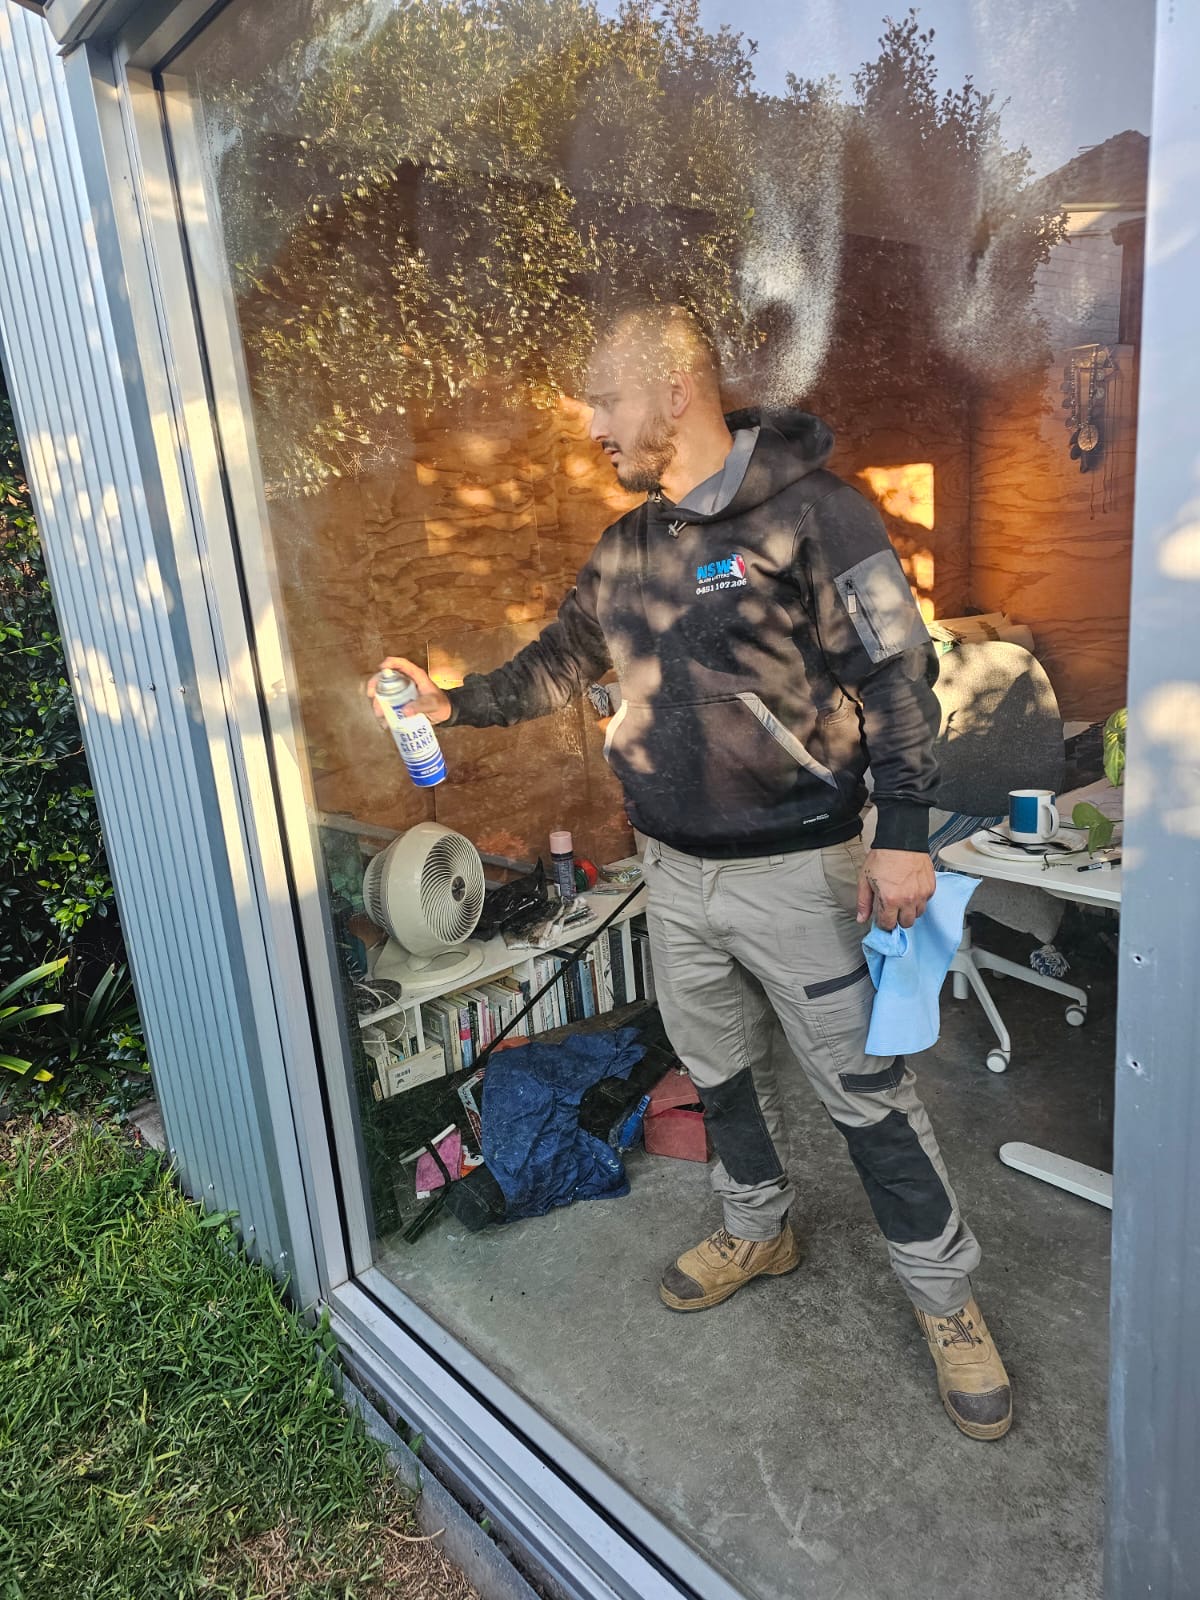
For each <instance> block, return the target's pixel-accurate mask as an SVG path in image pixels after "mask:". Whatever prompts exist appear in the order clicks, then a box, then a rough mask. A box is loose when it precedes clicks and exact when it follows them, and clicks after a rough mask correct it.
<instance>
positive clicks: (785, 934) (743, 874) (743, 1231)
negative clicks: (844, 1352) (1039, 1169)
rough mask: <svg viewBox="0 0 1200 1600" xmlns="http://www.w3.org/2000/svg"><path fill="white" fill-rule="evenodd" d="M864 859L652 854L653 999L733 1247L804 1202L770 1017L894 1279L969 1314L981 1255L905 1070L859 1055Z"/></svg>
mask: <svg viewBox="0 0 1200 1600" xmlns="http://www.w3.org/2000/svg"><path fill="white" fill-rule="evenodd" d="M862 859H863V849H862V845H861V844H860V842H859V841H858V840H853V841H851V842H850V843H847V844H838V845H832V846H830V847H828V848H827V849H824V850H809V851H798V852H794V853H790V854H787V855H773V856H757V857H754V858H753V859H749V860H740V861H710V860H704V859H701V858H700V857H697V856H690V855H685V854H684V853H682V852H681V851H678V850H672V849H670V848H669V847H668V846H666V845H663V844H660V843H658V842H657V841H656V840H653V839H651V840H649V841H648V843H647V846H646V853H645V857H644V863H643V867H644V872H645V877H646V887H647V895H648V907H647V921H648V923H649V929H650V939H651V956H652V959H653V962H654V979H655V986H656V990H657V997H658V1003H659V1008H660V1010H661V1012H662V1017H663V1022H664V1024H665V1026H666V1030H667V1033H668V1035H669V1037H670V1040H671V1043H672V1045H673V1046H674V1048H675V1050H676V1052H677V1053H678V1055H679V1058H680V1060H681V1061H682V1062H683V1063H684V1065H685V1066H686V1067H687V1068H688V1071H689V1072H690V1073H691V1075H692V1078H693V1080H694V1082H695V1084H696V1087H697V1089H698V1090H699V1092H700V1096H701V1099H702V1100H703V1102H704V1106H705V1110H706V1113H707V1121H708V1126H709V1131H710V1134H711V1137H712V1141H713V1147H714V1149H715V1150H716V1153H717V1155H718V1157H719V1160H718V1162H717V1165H716V1168H715V1170H714V1172H713V1187H714V1189H715V1191H716V1193H717V1194H718V1195H719V1196H720V1198H721V1200H722V1203H723V1206H724V1213H725V1226H726V1227H727V1228H728V1229H729V1231H730V1233H732V1234H734V1235H735V1236H736V1237H738V1238H742V1239H769V1238H772V1237H773V1236H774V1235H775V1234H776V1233H777V1232H778V1231H779V1228H780V1226H781V1224H782V1221H783V1218H784V1216H785V1215H786V1214H787V1212H788V1211H789V1210H790V1209H791V1207H792V1205H793V1204H794V1202H795V1198H796V1193H795V1189H794V1187H793V1185H792V1181H791V1178H790V1177H789V1175H788V1143H787V1132H786V1127H785V1121H784V1108H783V1100H782V1095H781V1092H780V1089H781V1086H780V1083H779V1080H778V1072H777V1065H776V1063H775V1062H773V1060H772V1054H771V1049H770V1042H771V1035H772V1033H773V1031H774V1021H773V1016H772V1013H773V1014H774V1017H775V1018H778V1021H779V1024H780V1025H781V1026H782V1030H783V1033H784V1036H785V1038H786V1040H787V1043H788V1045H789V1046H790V1047H791V1052H792V1055H793V1056H794V1058H795V1059H796V1060H797V1061H799V1063H800V1065H801V1066H802V1067H803V1070H804V1072H805V1074H806V1076H807V1077H808V1079H809V1082H810V1083H811V1084H812V1086H813V1088H814V1089H815V1090H816V1092H817V1094H818V1095H819V1096H820V1099H821V1101H822V1103H823V1104H824V1106H825V1108H826V1110H827V1111H828V1112H829V1115H830V1116H831V1117H832V1119H833V1121H834V1124H835V1125H836V1127H837V1128H838V1130H839V1131H840V1132H841V1133H842V1135H843V1136H844V1138H845V1140H846V1143H847V1146H848V1147H849V1152H850V1156H851V1159H852V1160H853V1162H854V1165H855V1167H856V1168H857V1169H858V1173H859V1176H860V1178H861V1179H862V1182H863V1186H864V1188H865V1189H866V1192H867V1196H868V1199H869V1200H870V1203H871V1207H872V1210H873V1211H874V1213H875V1218H876V1221H877V1222H878V1223H879V1227H880V1230H881V1231H882V1233H883V1236H884V1238H885V1240H886V1241H887V1247H888V1251H889V1253H890V1255H891V1261H892V1266H893V1268H894V1270H895V1272H896V1275H897V1277H898V1278H899V1279H900V1282H901V1283H902V1285H903V1286H904V1288H905V1290H906V1292H907V1293H908V1295H909V1297H910V1298H911V1299H912V1301H913V1302H914V1304H916V1305H917V1306H919V1307H920V1308H921V1309H922V1310H923V1311H927V1312H930V1313H932V1314H934V1315H940V1314H944V1313H946V1312H950V1311H957V1310H958V1309H959V1308H960V1307H961V1306H962V1305H963V1304H964V1303H965V1301H966V1299H967V1297H968V1295H969V1294H970V1285H969V1283H968V1278H967V1275H968V1273H970V1272H971V1271H973V1270H974V1268H975V1267H976V1266H977V1264H978V1262H979V1246H978V1245H977V1243H976V1241H975V1238H974V1235H973V1234H972V1233H971V1231H970V1229H969V1228H968V1227H967V1225H966V1223H965V1222H964V1221H963V1220H962V1218H961V1217H960V1215H959V1212H958V1205H957V1202H956V1201H955V1198H954V1191H953V1190H952V1189H951V1187H950V1181H949V1179H948V1177H947V1175H946V1169H945V1166H944V1164H943V1162H942V1158H941V1154H940V1152H939V1150H938V1147H937V1141H936V1140H935V1139H934V1136H933V1130H932V1128H931V1127H930V1124H929V1118H928V1116H927V1115H926V1112H925V1108H924V1106H922V1104H921V1102H920V1100H919V1099H918V1097H917V1092H916V1087H915V1079H914V1077H913V1074H912V1073H911V1072H910V1071H909V1070H908V1068H907V1066H906V1064H905V1061H904V1058H903V1057H902V1056H896V1057H890V1056H889V1057H884V1056H869V1055H867V1054H866V1053H865V1046H866V1036H867V1026H868V1022H869V1020H870V1014H871V1004H872V1000H873V997H874V989H873V988H872V985H871V980H870V977H869V974H868V972H867V966H866V961H865V958H864V955H863V949H862V937H863V933H864V929H863V927H862V926H861V925H860V924H859V923H857V922H856V920H855V897H856V893H857V882H858V873H859V869H860V867H861V864H862Z"/></svg>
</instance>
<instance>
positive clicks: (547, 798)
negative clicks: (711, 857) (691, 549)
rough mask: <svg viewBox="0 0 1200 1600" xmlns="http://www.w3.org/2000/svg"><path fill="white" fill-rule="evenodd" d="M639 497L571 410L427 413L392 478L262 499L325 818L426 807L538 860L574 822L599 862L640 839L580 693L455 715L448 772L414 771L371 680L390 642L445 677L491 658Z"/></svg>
mask: <svg viewBox="0 0 1200 1600" xmlns="http://www.w3.org/2000/svg"><path fill="white" fill-rule="evenodd" d="M634 503H635V501H634V500H633V499H632V498H630V497H628V496H626V495H624V494H623V493H622V492H621V491H620V489H619V488H618V486H617V485H616V483H615V480H614V479H613V475H612V470H611V468H610V467H609V466H608V464H607V462H606V461H605V460H604V459H603V458H602V457H600V455H599V453H598V452H597V451H596V449H595V447H594V446H593V445H592V444H591V443H590V442H589V441H588V439H587V435H586V426H585V421H584V414H583V410H582V408H581V407H580V406H578V405H573V404H570V403H567V404H564V405H563V406H561V407H560V408H559V409H558V410H556V411H551V412H542V413H526V414H523V415H520V416H510V417H504V418H501V419H499V420H496V419H493V420H491V421H489V422H483V423H478V424H475V425H471V426H465V425H461V424H459V425H457V426H453V427H451V426H430V427H426V428H425V429H423V430H422V431H421V432H419V433H418V434H417V435H416V436H415V437H414V439H413V442H412V448H411V454H410V455H409V457H408V458H407V459H405V460H403V461H400V462H396V463H393V464H391V465H390V466H389V468H388V470H387V471H386V472H381V473H379V474H377V475H375V476H368V477H364V478H362V479H360V480H358V481H357V482H356V483H354V484H344V485H340V486H338V487H336V488H334V489H331V490H329V491H327V492H325V493H323V494H321V495H319V496H316V497H314V498H312V499H310V500H291V501H286V502H280V503H277V504H276V505H275V506H273V507H272V534H273V542H274V546H275V553H276V566H277V571H278V581H279V585H280V590H281V594H282V599H283V609H284V613H285V621H286V627H287V631H288V635H289V640H290V645H291V653H292V659H293V662H294V670H295V693H296V701H297V706H296V709H297V713H298V721H299V723H300V726H301V728H302V730H303V734H304V738H305V742H306V746H307V754H308V759H309V764H310V768H311V771H312V774H313V784H314V795H313V798H314V802H315V804H316V805H317V807H318V808H319V809H321V810H322V811H326V812H331V813H337V814H342V815H347V816H350V817H353V818H355V819H356V820H357V821H359V822H368V823H372V824H375V825H380V826H384V827H389V828H397V829H402V828H406V827H410V826H412V825H413V824H414V823H416V822H419V821H422V820H425V819H432V820H436V821H439V822H442V823H444V824H445V825H446V826H447V827H451V828H456V829H458V830H460V831H461V832H463V833H465V834H467V835H468V836H469V837H470V838H471V839H472V840H474V842H475V843H476V844H477V845H478V847H479V848H480V849H481V850H484V851H490V852H493V853H496V854H501V855H507V856H512V857H516V858H518V859H531V858H536V856H537V855H538V854H539V853H541V854H543V855H544V854H546V853H547V851H548V844H547V835H548V833H549V832H550V830H551V829H552V828H559V827H566V828H570V829H571V830H572V832H573V834H574V836H575V843H576V847H577V849H578V850H579V851H580V852H581V853H584V854H587V855H590V856H592V857H593V858H594V859H597V860H600V861H605V860H613V859H615V858H617V857H619V856H622V855H625V854H627V853H628V851H629V849H630V848H631V846H632V833H631V831H630V829H629V827H628V824H627V822H626V820H625V816H624V811H623V808H622V804H621V796H620V790H619V786H618V785H617V783H616V781H615V780H614V779H613V777H612V776H611V774H610V772H609V770H608V767H607V765H606V763H605V762H604V760H603V757H602V755H601V746H602V743H603V732H604V729H603V726H602V725H600V724H599V723H597V720H596V718H595V715H594V713H593V712H592V710H591V709H590V707H589V706H588V705H587V703H586V702H577V703H576V704H574V705H572V706H570V707H568V708H567V709H566V710H563V711H560V712H558V713H556V714H554V715H551V716H548V717H545V718H542V719H540V720H538V721H536V722H532V723H525V724H522V725H521V726H519V727H516V728H512V729H472V728H447V729H444V730H442V733H441V738H442V744H443V748H444V750H445V752H446V759H447V766H448V769H449V778H448V780H447V782H445V783H444V784H442V785H439V786H438V787H437V788H435V789H432V790H425V791H420V790H417V789H415V788H414V787H413V786H412V784H411V783H410V782H409V779H408V777H407V775H406V774H405V772H404V769H403V767H402V765H401V763H400V760H399V757H398V756H397V755H396V753H395V750H394V748H393V746H392V743H391V740H390V738H389V737H388V735H387V734H386V732H382V731H381V730H380V729H379V726H378V724H377V723H376V722H375V719H374V717H373V716H372V715H371V712H370V708H369V706H368V703H367V701H366V698H365V694H364V692H363V686H364V683H365V680H366V678H367V676H368V675H369V673H370V672H372V671H373V670H374V669H375V667H376V666H377V664H378V663H379V661H380V660H381V659H382V658H383V657H384V656H385V655H403V656H408V657H409V658H410V659H413V660H415V661H417V662H419V663H420V664H422V665H424V666H426V667H427V669H428V670H429V671H430V672H432V674H433V675H434V677H435V678H436V679H437V680H438V681H439V682H442V683H444V684H447V685H449V684H453V683H458V682H461V681H462V678H463V676H464V675H465V674H466V673H468V672H486V671H489V670H490V669H491V668H493V667H495V666H498V665H500V664H501V662H503V661H506V660H508V659H509V658H510V656H512V655H513V654H514V653H515V652H516V651H517V650H518V649H519V648H520V647H521V646H522V645H523V644H525V643H527V642H528V641H529V640H530V639H532V638H534V637H536V635H537V634H538V633H539V632H540V631H541V629H542V627H544V626H545V625H546V624H547V623H548V622H549V621H550V620H552V618H553V616H554V613H555V611H556V610H557V607H558V604H559V602H560V601H561V600H562V598H563V596H564V595H565V594H566V592H567V590H568V589H569V588H570V586H571V584H572V583H573V582H574V578H575V574H576V572H577V571H578V568H579V566H580V565H581V564H582V562H583V560H584V559H585V557H586V556H587V554H588V552H589V551H590V550H591V548H592V546H593V545H594V543H595V541H596V538H597V537H598V535H599V534H600V532H601V531H602V529H603V528H604V527H605V526H607V524H608V523H609V522H612V521H613V520H615V518H616V517H618V516H620V515H621V513H622V512H623V511H624V510H626V509H627V508H628V507H629V506H630V505H632V504H634Z"/></svg>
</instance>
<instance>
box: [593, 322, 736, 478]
mask: <svg viewBox="0 0 1200 1600" xmlns="http://www.w3.org/2000/svg"><path fill="white" fill-rule="evenodd" d="M586 398H587V402H588V404H589V405H590V406H591V407H592V412H593V415H592V424H591V436H592V438H593V439H595V440H596V441H597V443H599V444H600V445H601V446H602V447H603V449H604V451H605V453H606V454H607V455H608V457H609V459H610V460H611V461H612V464H613V466H614V467H615V468H616V473H617V479H618V481H619V482H620V484H621V485H622V487H623V488H625V489H630V490H632V491H634V492H648V491H649V490H651V489H655V488H658V487H659V486H660V485H663V486H664V487H665V484H664V479H665V478H668V477H669V476H670V475H671V470H672V468H673V467H677V466H678V463H679V461H680V458H681V457H682V458H683V459H684V460H686V459H687V458H688V457H690V456H692V455H694V454H696V453H697V452H699V453H702V454H706V453H711V448H712V446H713V442H714V440H715V439H717V437H718V436H719V435H720V436H723V437H724V438H725V440H728V431H727V429H726V428H725V422H724V418H723V416H722V412H721V383H720V365H719V362H718V360H717V353H716V350H715V349H714V347H713V343H712V340H711V339H710V338H709V336H708V334H707V333H706V331H705V330H704V328H703V327H702V326H701V324H700V322H699V320H698V319H697V318H696V317H695V316H694V315H693V314H692V313H691V312H690V311H688V310H687V309H686V308H685V307H684V306H679V305H646V306H637V307H633V308H626V309H623V310H620V311H618V312H617V313H616V314H615V315H614V316H613V317H612V319H611V320H610V322H609V323H608V325H607V327H606V328H605V329H604V330H603V331H602V333H601V335H600V337H599V339H598V340H597V343H596V348H595V350H594V352H593V355H592V359H591V362H590V364H589V367H588V382H587V396H586ZM726 448H728V445H727V444H726Z"/></svg>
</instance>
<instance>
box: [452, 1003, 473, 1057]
mask: <svg viewBox="0 0 1200 1600" xmlns="http://www.w3.org/2000/svg"><path fill="white" fill-rule="evenodd" d="M455 1000H456V1002H457V1007H456V1009H457V1011H458V1042H459V1053H460V1054H461V1056H462V1064H463V1066H464V1067H472V1066H474V1064H475V1040H474V1038H473V1036H472V1034H471V1007H470V1005H469V1004H468V1002H467V999H466V996H465V995H456V996H455Z"/></svg>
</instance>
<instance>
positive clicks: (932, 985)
mask: <svg viewBox="0 0 1200 1600" xmlns="http://www.w3.org/2000/svg"><path fill="white" fill-rule="evenodd" d="M936 877H937V891H936V893H935V894H934V896H933V898H932V899H931V900H930V901H929V903H928V905H927V906H926V907H925V910H924V912H923V913H922V915H921V916H919V917H918V918H917V920H916V922H914V923H913V925H912V927H911V928H901V927H899V926H897V927H895V928H893V929H892V930H891V932H890V933H885V932H884V931H883V929H882V928H872V929H871V931H870V933H868V934H867V936H866V938H865V939H864V940H863V950H864V951H865V952H866V956H867V966H868V967H869V968H870V971H871V982H872V983H873V984H874V985H875V1003H874V1005H873V1006H872V1008H871V1026H870V1028H869V1029H868V1030H867V1054H868V1055H871V1056H898V1055H910V1054H913V1053H915V1052H916V1051H918V1050H928V1049H929V1046H930V1045H931V1044H936V1042H937V1036H938V1033H939V1032H940V1029H941V1019H940V1016H939V1013H938V996H939V995H940V994H941V992H942V984H943V983H945V981H946V973H947V972H948V971H949V970H950V963H951V961H952V960H953V959H954V952H955V951H956V950H957V949H958V947H959V944H960V943H961V941H962V933H963V918H964V917H965V915H966V911H967V901H968V900H969V899H970V898H971V896H972V895H973V894H974V893H975V891H976V889H977V888H978V887H979V884H980V879H978V878H968V877H967V876H966V875H965V873H961V872H939V873H937V874H936Z"/></svg>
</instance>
